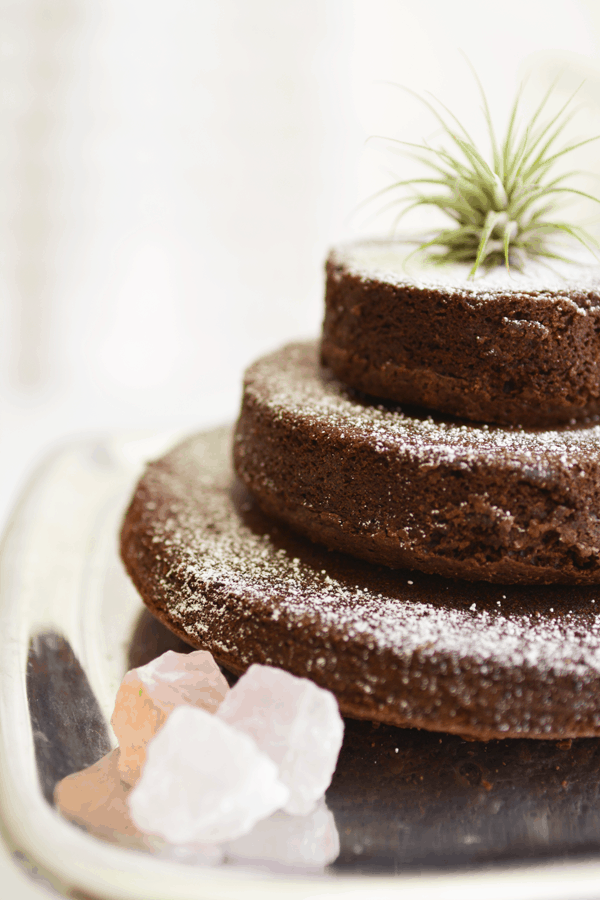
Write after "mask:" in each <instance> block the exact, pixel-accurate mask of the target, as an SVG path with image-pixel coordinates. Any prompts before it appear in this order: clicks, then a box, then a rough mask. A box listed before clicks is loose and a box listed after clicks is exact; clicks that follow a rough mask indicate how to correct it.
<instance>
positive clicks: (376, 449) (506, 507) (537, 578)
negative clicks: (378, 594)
mask: <svg viewBox="0 0 600 900" xmlns="http://www.w3.org/2000/svg"><path fill="white" fill-rule="evenodd" d="M234 461H235V467H236V470H237V472H238V474H239V476H240V477H241V479H242V480H243V482H244V483H245V485H246V486H247V488H248V489H249V490H250V491H251V493H252V494H253V495H254V497H255V498H256V500H257V501H258V503H259V505H260V507H261V508H262V509H263V510H264V512H266V513H267V514H269V515H271V516H274V517H276V518H278V519H280V520H282V521H284V522H286V523H288V524H289V525H291V526H292V527H293V528H295V529H296V530H297V531H298V532H300V533H302V534H305V535H307V536H308V537H309V538H311V539H312V540H314V541H317V542H319V543H322V544H325V545H326V546H327V547H330V548H334V549H338V550H343V551H345V552H349V553H352V554H353V555H355V556H357V557H360V558H362V559H367V560H370V561H372V562H377V563H383V564H385V565H388V566H393V567H403V568H406V567H408V568H414V569H419V570H421V571H423V572H434V573H438V574H440V575H446V576H450V577H457V578H465V579H469V580H473V581H475V580H481V581H494V582H500V583H506V584H518V583H523V584H527V583H529V584H535V583H539V584H544V583H545V584H551V583H562V584H569V583H572V584H590V583H598V582H600V522H599V514H600V425H598V424H597V423H593V424H588V425H584V426H581V425H580V426H579V427H572V426H565V427H563V428H559V429H555V430H552V431H548V430H542V429H523V428H518V427H504V428H503V427H498V426H489V427H488V426H486V425H479V426H477V425H473V424H471V423H467V422H464V421H461V420H457V419H448V418H444V417H441V416H438V415H436V416H431V415H428V413H427V411H423V410H415V409H410V410H409V409H408V408H400V407H398V406H396V405H390V404H380V405H374V403H373V401H372V399H369V398H366V397H364V396H362V395H360V394H357V393H356V392H354V391H352V389H350V388H347V387H345V386H344V385H342V384H341V383H340V382H338V381H337V380H336V379H335V378H334V377H333V376H332V375H331V373H329V372H328V371H327V370H324V369H322V368H321V367H320V365H319V361H318V347H317V344H316V343H306V344H292V345H290V346H288V347H285V348H283V349H282V350H280V351H278V352H276V353H274V354H272V355H270V356H267V357H265V358H263V359H261V360H259V361H258V362H256V363H254V365H252V366H251V367H250V368H249V369H248V372H247V374H246V379H245V383H244V397H243V401H242V410H241V414H240V418H239V421H238V424H237V431H236V438H235V443H234Z"/></svg>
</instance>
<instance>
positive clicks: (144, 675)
mask: <svg viewBox="0 0 600 900" xmlns="http://www.w3.org/2000/svg"><path fill="white" fill-rule="evenodd" d="M228 690H229V687H228V685H227V682H226V681H225V678H224V677H223V675H222V674H221V671H220V669H219V667H218V666H217V664H216V663H215V661H214V659H213V657H212V655H211V654H210V653H207V652H206V651H205V650H196V651H194V652H193V653H175V652H174V651H173V650H168V651H167V652H166V653H163V655H162V656H159V657H158V658H157V659H154V660H152V662H150V663H148V664H147V665H146V666H141V667H140V668H139V669H132V670H131V671H130V672H128V673H127V674H126V675H125V677H124V679H123V681H122V682H121V687H120V688H119V692H118V694H117V699H116V703H115V711H114V712H113V715H112V719H111V724H112V727H113V730H114V732H115V735H116V737H117V740H118V741H119V747H120V750H121V755H120V759H119V772H120V774H121V778H123V780H124V781H126V782H127V783H128V784H135V783H136V782H137V781H138V779H139V777H140V775H141V771H142V767H143V765H144V763H145V761H146V745H147V744H148V741H150V740H151V738H152V737H154V735H155V734H156V733H157V731H159V730H160V729H161V728H162V727H163V725H164V724H165V722H166V720H167V716H168V715H169V713H170V712H172V710H173V709H175V707H176V706H180V705H181V704H184V703H186V704H191V705H192V706H197V707H200V708H201V709H205V710H207V711H208V712H211V713H212V712H215V710H216V709H217V707H218V706H219V704H220V703H221V701H222V700H223V698H224V697H225V695H226V694H227V692H228Z"/></svg>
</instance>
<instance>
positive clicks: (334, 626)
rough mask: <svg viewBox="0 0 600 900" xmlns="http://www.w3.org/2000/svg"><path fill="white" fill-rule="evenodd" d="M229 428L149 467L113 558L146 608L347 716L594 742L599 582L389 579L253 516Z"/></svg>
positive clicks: (234, 663) (221, 653) (187, 635)
mask: <svg viewBox="0 0 600 900" xmlns="http://www.w3.org/2000/svg"><path fill="white" fill-rule="evenodd" d="M230 443H231V432H230V430H229V429H218V430H216V431H212V432H208V433H205V434H200V435H196V436H194V437H191V438H189V439H188V440H186V441H185V442H184V443H182V444H180V445H179V446H178V447H176V448H175V449H174V450H172V451H171V452H170V453H169V454H167V455H166V456H164V457H163V458H162V459H160V460H158V461H157V462H154V463H152V464H151V465H150V466H149V467H148V469H147V470H146V473H145V474H144V476H143V477H142V479H141V480H140V482H139V484H138V486H137V489H136V491H135V494H134V497H133V499H132V502H131V505H130V507H129V509H128V511H127V514H126V516H125V521H124V524H123V529H122V534H121V553H122V557H123V560H124V563H125V566H126V568H127V571H128V572H129V575H130V576H131V578H132V580H133V582H134V584H135V585H136V587H137V588H138V590H139V592H140V594H141V596H142V598H143V599H144V601H145V603H146V605H147V606H148V607H149V609H150V610H151V611H152V612H153V613H154V614H155V615H156V616H157V617H158V618H159V619H161V620H162V621H163V622H164V623H165V624H166V625H168V627H169V628H171V629H172V630H173V631H174V632H175V633H177V634H179V635H180V636H181V637H183V638H184V639H185V640H186V641H187V642H189V643H191V644H193V645H194V646H197V647H202V648H205V649H208V650H210V651H211V652H212V653H213V655H214V656H215V658H216V659H217V660H218V661H219V662H220V663H222V664H223V665H224V666H225V667H227V668H228V669H230V670H232V671H234V672H240V673H241V672H243V671H245V669H246V668H247V667H248V666H249V665H251V664H252V663H255V662H258V663H263V664H267V665H273V666H280V667H282V668H284V669H287V670H288V671H290V672H292V673H294V674H295V675H298V676H302V677H307V678H311V679H312V680H313V681H315V682H316V683H317V684H319V685H321V686H322V687H325V688H328V689H329V690H331V691H333V692H334V694H335V695H336V696H337V699H338V701H339V704H340V709H341V712H342V713H343V714H344V715H346V716H350V717H354V718H362V719H371V720H373V721H380V722H386V723H389V724H392V725H400V726H412V727H418V728H425V729H429V730H432V731H447V732H453V733H457V734H462V735H469V736H472V737H474V738H477V739H480V740H487V739H491V738H502V737H531V738H570V737H584V736H597V735H600V706H599V704H598V696H599V695H600V586H597V585H589V586H564V585H510V586H505V585H499V584H489V583H484V582H480V583H472V582H464V581H458V580H450V579H445V578H442V577H439V576H434V575H424V574H422V573H419V572H411V571H403V570H390V569H388V568H386V567H383V566H376V565H372V564H369V563H366V562H362V561H360V560H357V559H354V558H352V557H349V556H346V555H344V554H341V553H337V552H332V551H328V550H326V549H324V548H322V547H320V546H318V545H315V544H312V543H311V542H310V541H308V540H306V539H304V538H302V537H300V536H298V535H296V534H294V533H293V532H292V531H290V530H289V529H287V528H286V527H285V526H283V525H281V524H278V523H275V522H273V521H272V520H270V519H269V518H268V517H266V516H265V515H264V514H263V513H262V512H261V511H260V509H259V508H258V506H257V505H256V503H255V501H254V500H253V499H252V497H251V496H250V494H248V493H247V491H246V490H245V488H244V487H243V486H242V485H241V484H240V483H239V482H238V481H237V480H236V478H235V476H234V474H233V471H232V468H231V463H230V456H231V453H230Z"/></svg>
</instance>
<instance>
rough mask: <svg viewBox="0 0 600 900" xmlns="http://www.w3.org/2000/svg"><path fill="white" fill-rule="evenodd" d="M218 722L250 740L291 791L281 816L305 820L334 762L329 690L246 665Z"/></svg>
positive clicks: (335, 730) (334, 711) (336, 737)
mask: <svg viewBox="0 0 600 900" xmlns="http://www.w3.org/2000/svg"><path fill="white" fill-rule="evenodd" d="M216 715H217V718H219V719H221V720H222V721H223V722H227V723H229V724H230V725H233V726H234V727H235V728H237V729H239V730H240V731H242V732H244V733H245V734H248V735H249V736H250V737H252V738H254V740H255V741H256V744H257V745H258V747H259V748H260V749H261V750H262V751H263V752H264V753H266V754H268V755H269V756H270V757H271V759H272V760H273V761H274V762H275V763H276V764H277V766H278V768H279V777H280V779H281V781H282V782H283V783H284V784H286V785H287V786H288V788H289V789H290V797H289V800H288V802H287V803H286V804H285V805H284V807H283V808H284V810H285V811H286V812H289V813H292V814H294V815H306V813H308V812H310V811H311V809H313V807H314V805H315V803H316V801H317V800H318V799H319V798H320V797H322V796H323V794H324V793H325V790H326V789H327V787H328V786H329V784H330V782H331V778H332V775H333V772H334V770H335V765H336V762H337V758H338V754H339V752H340V747H341V745H342V738H343V736H344V723H343V722H342V718H341V716H340V712H339V708H338V704H337V700H336V699H335V697H334V696H333V694H332V693H331V692H330V691H326V690H324V689H323V688H320V687H317V685H316V684H314V682H312V681H309V680H308V679H306V678H296V677H295V676H294V675H290V674H289V673H288V672H284V671H283V670H282V669H275V668H273V667H272V666H259V665H253V666H250V668H249V669H248V671H247V672H246V674H245V675H242V677H241V678H240V679H239V681H238V682H237V684H236V685H235V686H234V687H233V688H232V689H231V690H230V691H229V693H228V694H227V696H226V698H225V699H224V701H223V703H222V704H221V706H220V707H219V709H218V711H217V714H216Z"/></svg>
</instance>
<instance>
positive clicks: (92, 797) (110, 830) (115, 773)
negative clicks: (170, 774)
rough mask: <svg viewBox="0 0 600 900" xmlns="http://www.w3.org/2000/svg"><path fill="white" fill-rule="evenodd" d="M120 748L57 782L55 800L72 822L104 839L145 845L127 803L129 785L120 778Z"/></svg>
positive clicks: (63, 813)
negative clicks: (132, 819)
mask: <svg viewBox="0 0 600 900" xmlns="http://www.w3.org/2000/svg"><path fill="white" fill-rule="evenodd" d="M118 761H119V751H118V750H113V751H112V752H111V753H109V754H108V755H107V756H103V757H102V759H100V760H98V762H97V763H94V765H93V766H90V767H89V768H87V769H84V770H83V771H82V772H76V773H75V774H74V775H68V776H67V777H66V778H63V779H62V781H59V783H58V784H57V785H56V788H55V789H54V802H55V803H56V806H57V808H58V809H59V810H60V812H61V814H62V815H63V816H64V817H65V819H68V820H69V821H70V822H74V823H75V824H76V825H79V826H80V827H82V828H85V830H86V831H88V832H89V833H90V834H94V835H96V836H97V837H99V838H102V839H103V840H108V841H111V842H112V841H114V842H115V843H125V844H127V843H129V844H131V845H133V846H143V845H144V844H145V835H143V834H142V833H141V832H140V831H139V829H138V828H136V826H135V825H134V824H133V822H132V821H131V816H130V815H129V808H128V806H127V802H126V801H127V794H128V793H129V791H130V788H129V785H126V784H123V782H122V781H121V779H120V777H119V768H118Z"/></svg>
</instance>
